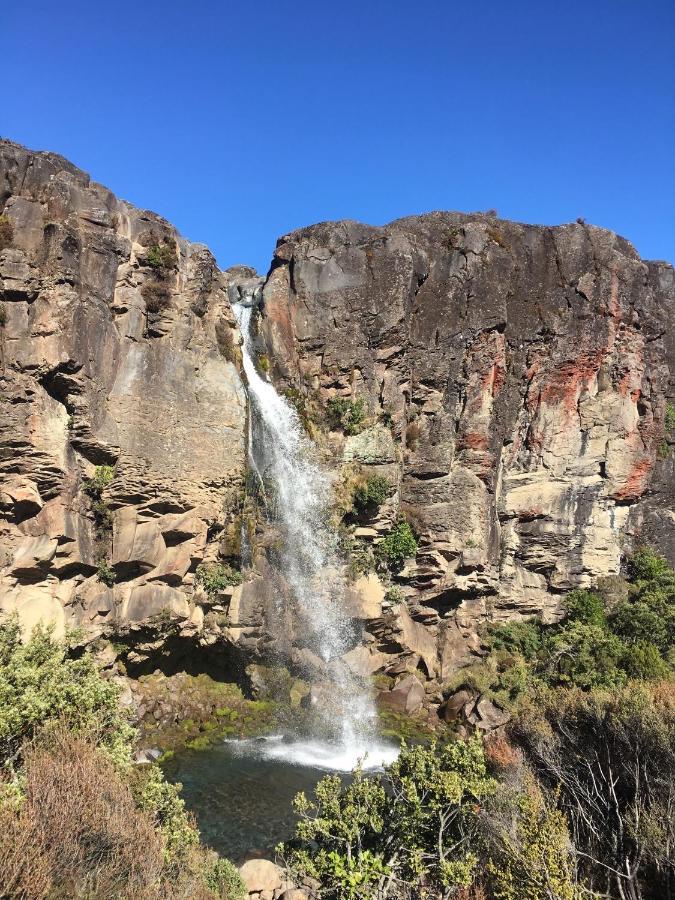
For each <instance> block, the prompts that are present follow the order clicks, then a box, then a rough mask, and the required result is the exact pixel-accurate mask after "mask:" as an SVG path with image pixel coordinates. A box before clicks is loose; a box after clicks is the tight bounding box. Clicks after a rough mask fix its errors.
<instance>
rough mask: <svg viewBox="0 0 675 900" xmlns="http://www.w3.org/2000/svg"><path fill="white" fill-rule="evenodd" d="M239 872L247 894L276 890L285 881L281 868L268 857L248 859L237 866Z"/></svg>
mask: <svg viewBox="0 0 675 900" xmlns="http://www.w3.org/2000/svg"><path fill="white" fill-rule="evenodd" d="M239 874H240V875H241V878H242V881H243V882H244V885H245V886H246V890H247V892H248V893H249V894H253V893H258V892H262V891H272V892H274V891H278V890H280V889H281V888H282V886H283V885H284V883H285V881H286V877H285V874H284V871H283V869H281V868H279V866H277V865H275V864H274V863H273V862H271V861H270V860H269V859H249V860H248V862H245V863H244V864H243V865H242V866H240V867H239Z"/></svg>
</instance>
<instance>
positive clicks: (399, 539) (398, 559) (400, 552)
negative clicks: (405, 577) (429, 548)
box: [377, 519, 417, 569]
mask: <svg viewBox="0 0 675 900" xmlns="http://www.w3.org/2000/svg"><path fill="white" fill-rule="evenodd" d="M416 553H417V541H416V540H415V535H414V534H413V530H412V528H411V527H410V525H409V524H408V522H406V521H405V519H401V521H400V522H397V524H396V525H394V527H393V528H392V530H391V531H390V532H389V534H388V535H387V536H386V537H385V538H384V539H383V540H382V541H381V542H380V543H379V544H378V545H377V554H378V556H379V557H380V559H383V560H384V561H385V562H386V564H387V565H388V566H389V568H391V569H400V568H401V566H402V565H403V562H404V560H406V559H407V558H408V557H410V556H415V555H416Z"/></svg>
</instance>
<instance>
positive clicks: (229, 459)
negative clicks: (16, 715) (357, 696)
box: [0, 141, 675, 712]
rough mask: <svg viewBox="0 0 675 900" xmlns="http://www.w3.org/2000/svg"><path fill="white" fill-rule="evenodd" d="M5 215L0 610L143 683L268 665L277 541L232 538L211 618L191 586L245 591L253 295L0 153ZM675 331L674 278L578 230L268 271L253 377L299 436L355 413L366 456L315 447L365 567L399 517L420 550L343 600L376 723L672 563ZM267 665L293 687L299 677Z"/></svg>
mask: <svg viewBox="0 0 675 900" xmlns="http://www.w3.org/2000/svg"><path fill="white" fill-rule="evenodd" d="M0 214H1V215H2V216H3V223H4V224H3V228H2V229H0V291H1V292H2V297H1V298H0V303H1V304H2V307H1V308H2V318H1V324H0V354H1V356H0V364H1V369H0V392H1V393H0V402H1V404H2V418H1V419H0V477H1V487H0V531H1V533H2V544H1V547H0V610H2V611H3V612H7V611H12V610H18V611H19V613H20V616H21V618H22V621H23V623H24V625H25V626H26V627H27V628H30V627H31V625H32V624H33V623H35V622H36V621H38V620H39V619H41V618H42V619H47V620H51V621H54V622H55V623H56V625H57V628H58V629H60V630H62V629H64V628H65V627H69V626H81V627H83V628H84V630H85V632H86V635H87V639H89V640H91V639H93V638H95V637H97V636H103V637H107V638H111V639H114V640H115V641H117V640H121V641H122V642H123V646H124V647H125V648H126V649H125V652H126V654H127V658H128V660H129V662H130V664H131V665H132V666H135V667H136V669H137V671H139V672H140V671H147V670H148V669H147V667H148V666H149V667H150V670H151V669H152V667H153V666H154V665H155V662H156V660H157V658H158V657H164V658H165V660H168V663H167V666H166V668H168V669H173V670H175V669H176V668H180V666H179V665H178V664H177V659H178V658H179V657H180V654H181V653H184V652H185V646H186V645H187V646H190V647H192V648H194V647H199V648H200V653H204V654H208V650H209V648H215V649H216V650H217V654H216V655H217V657H218V659H219V660H220V663H222V665H223V667H225V668H226V667H227V664H228V662H227V660H228V659H229V658H230V657H232V658H235V657H236V658H237V659H239V660H240V661H243V662H244V663H246V662H247V661H250V660H251V659H253V658H256V659H263V660H264V659H266V658H267V659H269V658H270V657H273V656H274V655H275V653H276V651H277V650H279V643H278V629H276V628H273V627H271V624H270V617H271V616H272V611H273V609H274V606H275V602H276V601H275V597H276V596H277V594H278V593H279V591H282V592H283V585H280V584H278V581H277V576H275V575H274V573H273V567H272V566H271V565H270V560H271V559H272V558H273V555H274V540H275V538H274V529H273V527H272V528H270V527H268V526H266V525H265V524H264V523H263V524H261V523H260V521H257V522H256V521H253V522H250V523H249V525H250V530H251V534H250V535H249V537H250V539H251V547H250V554H251V556H250V561H251V564H252V565H251V566H250V567H246V566H245V567H244V568H245V571H244V583H243V585H241V586H237V585H232V586H230V587H228V588H226V589H225V590H222V591H220V592H219V593H218V594H217V596H215V597H214V596H213V595H209V593H208V592H207V591H205V590H204V588H203V586H200V584H199V583H198V578H197V577H196V573H197V569H198V567H199V565H200V564H202V563H204V562H206V563H208V562H209V561H213V560H216V559H218V560H220V561H221V562H223V563H225V564H228V565H232V566H233V567H234V568H235V569H237V568H240V567H241V563H242V560H241V545H240V540H241V536H242V534H246V528H244V529H243V530H242V513H243V514H244V516H245V515H246V509H245V494H246V486H245V483H246V435H247V426H246V417H247V410H246V397H245V390H244V386H243V384H242V380H241V377H240V370H239V351H238V342H239V335H238V333H237V331H236V328H235V324H234V318H233V315H232V311H231V306H230V300H231V298H236V297H237V296H238V295H239V294H240V293H241V292H242V291H244V292H245V291H255V290H257V289H258V286H259V283H260V282H259V281H257V280H256V276H255V273H254V272H253V270H251V269H248V268H246V267H238V268H235V269H231V270H228V271H227V272H221V271H219V270H218V268H217V266H216V264H215V261H214V259H213V257H212V255H211V254H210V253H209V251H208V250H207V249H206V248H205V247H203V246H199V245H195V244H190V243H189V242H188V241H186V240H184V239H182V238H181V237H180V236H179V235H178V234H177V233H176V231H175V229H174V228H173V227H172V226H171V225H170V224H169V223H168V222H166V221H165V220H164V219H162V218H160V217H159V216H157V215H155V214H153V213H149V212H144V211H141V210H137V209H135V208H134V207H132V206H130V205H129V204H128V203H125V202H124V201H121V200H118V199H117V198H115V197H114V196H113V195H112V194H111V192H110V191H108V190H107V189H106V188H104V187H102V186H100V185H98V184H96V183H94V182H92V181H91V180H90V178H89V177H88V176H87V175H86V174H85V173H83V172H81V171H80V170H79V169H77V168H75V167H74V166H72V165H71V164H70V163H68V162H67V161H66V160H64V159H62V158H61V157H59V156H56V155H54V154H50V153H35V152H31V151H29V150H26V149H25V148H23V147H20V146H18V145H16V144H13V143H11V142H7V141H2V142H0ZM228 292H229V296H228ZM674 311H675V282H674V277H673V269H672V267H670V266H669V265H666V264H665V263H651V262H644V261H642V260H641V259H640V258H639V257H638V255H637V254H636V252H635V250H634V249H633V248H632V247H631V245H630V244H628V243H627V242H626V241H625V240H624V239H622V238H620V237H618V236H617V235H615V234H613V233H611V232H609V231H605V230H602V229H599V228H594V227H592V226H588V225H586V224H574V225H567V226H561V227H558V228H544V227H535V226H526V225H519V224H516V223H512V222H506V221H502V220H499V219H496V218H495V217H493V216H490V215H481V214H476V215H462V214H457V213H433V214H430V215H426V216H420V217H414V218H409V219H402V220H399V221H397V222H393V223H391V224H390V225H388V226H386V227H384V228H372V227H368V226H364V225H359V224H357V223H354V222H336V223H323V224H319V225H315V226H312V227H310V228H306V229H302V230H300V231H296V232H294V233H292V234H290V235H287V236H285V237H284V238H282V239H281V240H280V241H279V242H278V245H277V248H276V252H275V255H274V259H273V262H272V267H271V270H270V273H269V275H268V277H267V279H266V281H265V283H264V290H263V307H262V314H261V318H260V325H259V331H260V341H261V344H262V345H264V346H265V348H266V351H267V355H268V357H269V361H271V366H272V368H271V372H270V377H271V378H272V379H273V380H274V381H275V383H276V384H277V385H278V386H279V387H280V388H286V389H288V388H292V396H293V397H294V398H295V399H296V400H299V401H300V402H302V403H305V402H306V404H307V405H308V406H311V407H313V408H314V409H315V410H316V409H318V410H321V409H324V410H325V409H326V407H327V405H328V403H329V401H330V399H331V398H334V397H342V398H345V399H348V400H352V401H355V400H363V401H364V404H365V412H366V426H365V428H363V429H361V431H360V433H358V434H353V435H344V434H340V433H339V430H337V431H336V430H335V429H333V430H332V431H331V430H329V429H327V428H325V429H324V432H323V438H322V447H323V450H324V452H325V455H326V460H327V463H328V464H330V465H333V466H334V467H335V469H336V471H341V472H343V473H344V472H345V471H347V472H351V473H353V472H355V471H359V472H361V473H368V472H373V473H378V474H380V475H382V476H384V477H385V478H386V479H387V481H388V482H389V484H390V485H391V486H392V493H391V495H390V496H389V498H388V499H387V501H386V502H385V503H384V504H383V505H382V507H381V508H380V509H379V510H378V512H377V514H376V515H373V516H371V517H370V519H368V521H365V522H363V521H362V522H360V523H358V528H357V529H356V531H357V532H358V534H357V537H358V540H359V541H361V542H362V543H363V544H365V545H367V544H368V543H369V542H371V543H376V542H377V541H378V540H380V539H381V537H382V535H383V534H385V533H386V532H387V530H388V529H389V528H390V527H391V525H392V523H393V522H394V521H395V520H396V517H397V516H398V515H399V514H401V513H402V514H403V515H405V516H406V518H407V519H408V520H409V521H410V523H411V524H412V525H413V527H414V529H415V532H416V534H417V537H418V540H419V545H420V547H419V553H418V555H417V557H416V559H415V560H409V561H408V562H407V564H406V566H405V567H404V568H403V569H402V570H401V571H400V572H398V573H397V574H396V575H395V582H396V585H397V586H398V587H399V589H400V592H401V594H400V595H399V596H398V600H397V602H395V603H393V602H391V599H389V600H388V599H387V596H386V595H385V590H384V587H383V585H382V583H381V582H380V580H379V579H378V577H377V576H376V575H375V574H372V573H371V574H369V575H363V576H362V577H360V578H358V579H356V581H355V583H354V589H353V591H352V592H351V594H350V596H349V598H348V602H349V603H350V604H351V605H352V607H353V610H352V614H353V616H354V618H355V619H358V620H360V621H361V622H362V623H364V624H365V627H366V631H365V639H364V642H363V643H362V644H361V645H360V646H359V647H356V648H354V649H353V650H352V651H351V653H350V654H348V657H349V658H348V660H347V662H348V663H349V664H350V665H351V666H353V667H354V668H355V669H356V670H357V671H359V672H361V673H362V674H363V675H364V676H366V675H370V674H372V673H376V672H380V673H382V672H384V673H385V674H386V675H387V676H389V678H390V679H391V681H390V686H393V687H394V690H393V691H392V692H391V693H392V695H393V696H392V697H391V698H389V699H390V701H391V703H390V706H391V707H392V708H393V709H396V710H398V709H400V710H403V711H405V712H409V711H410V710H409V707H411V706H414V707H416V708H419V706H420V705H421V704H422V702H423V698H424V690H423V689H421V687H420V679H421V681H422V682H426V684H427V693H428V694H429V693H430V692H431V693H433V691H434V690H435V688H434V687H433V685H434V684H436V685H441V684H442V683H443V682H444V681H445V680H446V679H447V678H448V677H449V675H450V674H451V673H452V672H453V671H454V670H455V669H456V668H457V667H458V666H461V665H464V664H466V663H467V662H469V661H471V659H472V657H473V655H474V654H475V653H477V652H479V650H480V639H479V637H478V633H477V629H478V626H479V624H480V623H481V622H482V621H483V620H485V619H486V618H492V619H505V618H509V617H512V616H523V615H531V614H538V615H543V616H544V617H547V618H549V619H553V618H555V617H556V616H557V615H558V613H559V608H560V597H561V595H562V594H563V593H564V592H565V591H567V590H569V589H570V588H572V587H575V586H577V585H584V584H589V583H590V582H592V581H594V580H595V579H597V578H598V577H602V576H607V575H611V574H613V573H616V572H618V571H619V569H620V566H621V560H622V554H623V553H624V551H625V550H626V549H627V548H628V547H629V546H630V544H631V543H633V542H635V541H637V540H649V541H650V542H652V543H655V544H656V545H657V546H658V547H660V549H661V550H663V551H664V552H665V553H666V555H668V556H669V558H670V559H671V560H673V559H674V557H675V513H674V512H673V483H674V482H673V475H674V474H675V473H674V471H673V452H672V445H673V442H674V441H675V435H674V434H672V433H671V432H670V431H669V430H668V429H667V428H666V427H665V424H664V423H665V419H666V411H667V408H668V402H669V401H672V400H673V397H674V393H675V392H674V390H673V382H672V371H673V360H674V358H675V345H674V338H673V330H672V327H671V323H672V319H673V313H674ZM105 466H109V467H114V477H113V478H112V480H111V481H110V483H109V484H105V485H104V486H103V487H102V488H101V490H100V491H98V493H97V492H96V490H93V489H92V488H91V487H90V485H91V483H92V479H93V480H95V478H96V474H97V467H105ZM97 504H100V505H97ZM102 563H103V564H104V568H103V569H102V568H101V566H102ZM106 582H108V583H106ZM288 637H289V639H290V638H292V634H289V635H288ZM288 643H289V645H288V646H284V647H283V648H282V649H283V650H284V651H285V652H286V656H287V658H288V659H289V660H290V664H291V667H292V668H295V669H296V670H298V671H307V670H311V668H312V666H313V665H316V664H317V663H318V661H317V660H311V659H308V651H306V650H303V649H302V648H301V647H296V648H295V649H294V648H293V647H292V646H290V643H291V642H290V640H289V642H288ZM224 647H226V648H229V650H230V651H231V654H230V657H228V653H227V652H225V653H224V651H223V648H224ZM146 664H147V665H146ZM144 666H145V668H144ZM429 685H432V687H431V688H430V687H429ZM420 691H421V693H420ZM440 698H441V694H440V693H439V695H438V698H437V699H438V700H440Z"/></svg>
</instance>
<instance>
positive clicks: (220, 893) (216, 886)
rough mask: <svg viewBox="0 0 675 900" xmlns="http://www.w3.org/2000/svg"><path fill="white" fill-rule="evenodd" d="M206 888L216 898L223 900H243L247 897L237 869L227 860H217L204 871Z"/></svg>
mask: <svg viewBox="0 0 675 900" xmlns="http://www.w3.org/2000/svg"><path fill="white" fill-rule="evenodd" d="M204 880H205V881H206V886H207V887H208V888H209V890H211V891H213V893H214V894H215V895H216V897H223V898H225V900H244V898H245V897H246V896H247V891H246V885H245V884H244V882H243V880H242V877H241V875H240V874H239V869H237V867H236V866H235V865H234V864H233V863H231V862H230V860H229V859H217V860H216V862H215V863H214V864H213V865H212V866H211V867H210V868H209V869H208V870H207V871H206V873H205V879H204Z"/></svg>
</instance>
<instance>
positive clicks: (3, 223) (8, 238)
mask: <svg viewBox="0 0 675 900" xmlns="http://www.w3.org/2000/svg"><path fill="white" fill-rule="evenodd" d="M13 240H14V226H13V224H12V220H11V219H10V218H9V216H5V215H2V216H0V250H4V249H5V248H6V247H9V246H10V244H11V243H12V241H13Z"/></svg>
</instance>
